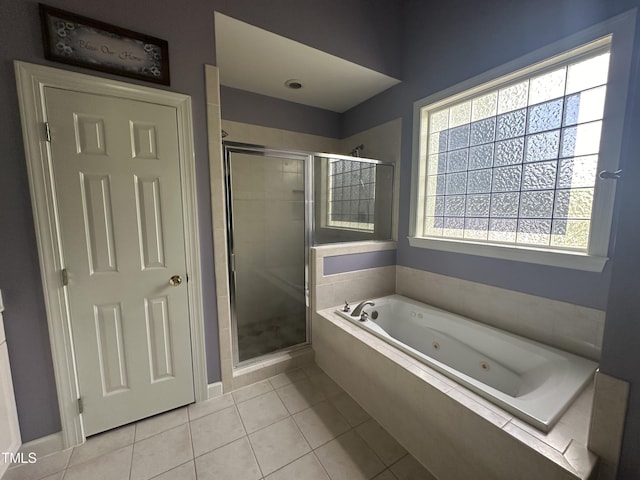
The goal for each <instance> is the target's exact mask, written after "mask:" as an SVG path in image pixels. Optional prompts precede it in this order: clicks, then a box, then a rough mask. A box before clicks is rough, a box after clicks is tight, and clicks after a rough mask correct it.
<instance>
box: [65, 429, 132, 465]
mask: <svg viewBox="0 0 640 480" xmlns="http://www.w3.org/2000/svg"><path fill="white" fill-rule="evenodd" d="M135 432H136V427H135V425H133V424H131V425H125V426H124V427H120V428H116V429H114V430H110V431H108V432H104V433H100V434H98V435H94V436H92V437H89V438H87V441H86V442H84V443H83V444H82V445H80V446H79V447H76V448H74V449H73V454H72V455H71V459H70V460H69V466H72V465H78V464H79V463H82V462H86V461H88V460H91V459H93V458H96V457H99V456H100V455H104V454H105V453H108V452H111V451H113V450H117V449H119V448H122V447H126V446H127V445H131V444H132V443H133V439H134V436H135Z"/></svg>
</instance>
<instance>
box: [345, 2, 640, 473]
mask: <svg viewBox="0 0 640 480" xmlns="http://www.w3.org/2000/svg"><path fill="white" fill-rule="evenodd" d="M476 6H477V8H474V7H476ZM638 6H640V1H639V0H615V1H602V0H582V1H579V2H576V1H572V0H539V1H536V2H533V1H531V2H525V1H520V2H514V1H512V0H487V1H484V2H472V1H468V0H450V1H448V2H440V3H439V4H438V8H432V4H430V3H428V2H422V1H420V0H407V1H406V2H405V3H404V21H403V32H404V48H403V52H404V57H403V62H402V70H401V71H402V78H403V80H404V81H403V83H402V84H400V85H398V86H396V87H394V88H392V89H390V90H388V91H386V92H384V93H383V94H382V95H379V96H378V97H375V98H374V99H371V100H369V101H367V102H365V103H363V104H361V105H359V106H357V107H355V108H353V109H352V110H350V111H349V112H346V113H345V114H344V115H343V131H342V135H343V136H348V135H352V134H354V133H357V132H359V131H362V130H365V129H367V128H370V127H372V126H375V125H378V124H381V123H383V122H385V121H388V120H391V119H394V118H397V117H402V124H403V127H404V128H403V132H402V164H401V172H400V175H401V179H400V181H401V188H400V217H399V223H400V225H399V232H398V238H399V239H401V240H400V241H399V242H398V264H399V265H406V266H409V267H413V268H419V269H423V270H427V271H432V272H436V273H441V274H444V275H451V276H454V277H458V278H462V279H467V280H472V281H477V282H481V283H487V284H490V285H495V286H498V287H503V288H508V289H512V290H517V291H521V292H526V293H531V294H534V295H540V296H543V297H548V298H553V299H557V300H563V301H567V302H571V303H576V304H579V305H585V306H589V307H594V308H598V309H601V310H606V311H607V315H606V325H605V335H604V342H603V348H602V356H601V368H602V371H603V372H605V373H608V374H610V375H613V376H615V377H618V378H621V379H624V380H626V381H629V382H630V383H631V393H630V399H629V406H628V411H627V417H626V424H625V434H624V443H623V450H622V458H621V464H620V472H619V475H618V478H619V479H628V478H629V479H630V478H640V457H639V456H638V455H637V451H638V448H639V447H640V370H639V369H638V365H640V350H639V349H638V348H637V339H638V338H640V299H639V297H638V292H639V291H640V276H639V275H638V272H640V252H639V250H638V245H640V202H638V198H637V186H638V185H640V160H639V159H638V152H639V151H640V138H638V135H637V132H638V129H640V101H639V99H638V96H637V92H636V89H637V88H638V85H640V71H639V70H640V69H639V64H640V28H639V27H638V25H636V37H635V38H636V40H635V44H634V50H633V59H632V61H633V65H634V69H633V72H632V77H631V79H630V91H629V95H628V99H627V101H628V105H629V109H628V112H627V121H626V124H625V134H624V138H623V144H622V149H623V156H622V160H621V161H622V165H621V168H622V169H623V171H624V177H623V179H622V180H620V181H619V184H618V185H619V189H618V191H617V195H618V198H617V201H616V207H615V217H616V220H615V221H614V226H613V232H612V233H613V237H612V242H611V244H612V248H611V251H610V256H611V257H612V261H610V262H609V263H608V264H607V266H606V267H605V269H604V271H603V272H602V273H589V272H579V271H572V270H568V269H562V268H554V267H547V266H542V265H539V266H538V265H530V264H526V263H518V262H508V261H504V260H496V259H490V258H482V257H475V256H471V255H457V254H452V253H447V252H437V251H431V250H425V249H418V248H411V247H410V246H409V244H408V242H407V240H406V236H407V235H408V233H409V202H410V193H409V189H410V183H411V178H410V177H411V148H412V143H411V140H412V139H411V135H412V131H411V130H412V124H413V116H412V105H413V102H414V101H416V100H419V99H421V98H424V97H426V96H428V95H430V94H433V93H436V92H438V91H440V90H442V89H444V88H446V87H449V86H452V85H455V84H457V83H460V82H462V81H464V80H466V79H468V78H471V77H473V76H475V75H479V74H481V73H483V72H485V71H487V70H490V69H491V68H494V67H497V66H499V65H502V64H504V63H507V62H509V61H511V60H513V59H515V58H518V57H520V56H522V55H524V54H526V53H528V52H530V51H533V50H536V49H538V48H541V47H543V46H545V45H547V44H549V43H552V42H554V41H557V40H559V39H561V38H563V37H566V36H568V35H571V34H573V33H575V32H578V31H580V30H582V29H584V28H587V27H589V26H591V25H593V24H596V23H599V22H601V21H603V20H606V19H607V18H610V17H612V16H615V15H617V14H620V13H623V12H625V11H628V10H630V9H632V8H637V7H638ZM636 22H638V20H636Z"/></svg>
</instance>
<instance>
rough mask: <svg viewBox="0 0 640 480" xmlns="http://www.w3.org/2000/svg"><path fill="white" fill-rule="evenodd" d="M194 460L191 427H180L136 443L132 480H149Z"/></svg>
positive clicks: (186, 425)
mask: <svg viewBox="0 0 640 480" xmlns="http://www.w3.org/2000/svg"><path fill="white" fill-rule="evenodd" d="M192 458H193V450H192V448H191V436H190V434H189V425H188V424H185V425H180V426H179V427H175V428H173V429H171V430H167V431H166V432H162V433H159V434H157V435H154V436H153V437H151V438H147V439H146V440H142V441H141V442H136V443H135V445H134V448H133V463H132V465H131V480H147V479H149V478H152V477H154V476H156V475H159V474H161V473H164V472H166V471H168V470H171V469H172V468H175V467H177V466H178V465H182V464H183V463H186V462H188V461H189V460H191V459H192Z"/></svg>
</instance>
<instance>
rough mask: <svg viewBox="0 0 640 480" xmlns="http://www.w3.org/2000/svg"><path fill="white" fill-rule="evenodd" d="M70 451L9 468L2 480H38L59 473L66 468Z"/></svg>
mask: <svg viewBox="0 0 640 480" xmlns="http://www.w3.org/2000/svg"><path fill="white" fill-rule="evenodd" d="M71 452H72V450H71V449H68V450H63V451H61V452H57V453H53V454H51V455H47V456H45V457H38V459H37V461H36V462H35V463H29V464H25V465H20V466H17V467H11V468H9V470H7V471H6V472H5V474H4V475H3V477H2V480H39V479H40V478H42V477H46V476H47V475H53V474H54V473H58V472H61V471H63V470H64V469H65V467H66V466H67V463H68V462H69V457H70V456H71Z"/></svg>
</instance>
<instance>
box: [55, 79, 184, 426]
mask: <svg viewBox="0 0 640 480" xmlns="http://www.w3.org/2000/svg"><path fill="white" fill-rule="evenodd" d="M44 96H45V103H46V110H47V118H48V121H49V129H50V133H51V143H50V144H49V145H50V148H51V156H52V159H53V161H52V165H53V172H52V175H53V178H54V186H55V190H56V191H55V195H56V198H57V201H58V211H59V219H58V221H59V224H60V227H61V228H60V231H61V237H62V238H61V239H60V240H61V245H62V255H63V257H64V258H63V259H62V264H63V265H64V266H65V267H66V278H65V279H64V281H65V283H66V284H67V292H68V304H69V305H70V318H71V329H72V335H73V344H74V352H75V359H76V366H77V374H78V381H79V390H80V395H81V399H82V408H83V424H84V430H85V435H87V436H88V435H93V434H95V433H98V432H101V431H104V430H108V429H110V428H113V427H116V426H119V425H123V424H125V423H129V422H132V421H135V420H138V419H140V418H144V417H147V416H150V415H153V414H156V413H159V412H163V411H166V410H169V409H172V408H175V407H178V406H181V405H185V404H187V403H190V402H193V400H194V389H193V371H192V355H191V336H190V329H189V325H190V323H189V304H188V296H187V284H186V282H187V272H186V260H185V240H184V228H183V208H182V200H181V199H182V195H181V181H180V167H179V145H178V138H179V135H178V123H177V114H176V109H175V108H174V107H170V106H165V105H158V104H154V103H147V102H143V101H137V100H127V99H123V98H115V97H110V96H106V95H96V94H88V93H80V92H73V91H69V90H64V89H60V88H53V87H47V88H46V89H45V94H44Z"/></svg>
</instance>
